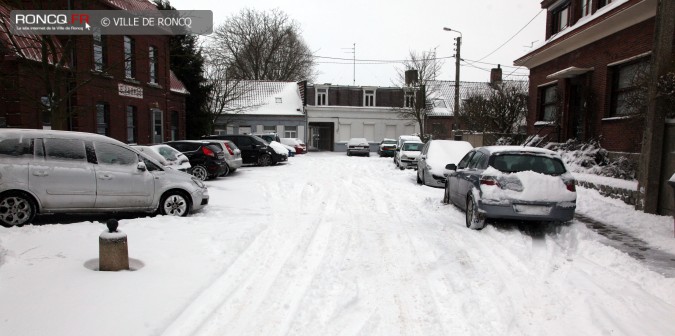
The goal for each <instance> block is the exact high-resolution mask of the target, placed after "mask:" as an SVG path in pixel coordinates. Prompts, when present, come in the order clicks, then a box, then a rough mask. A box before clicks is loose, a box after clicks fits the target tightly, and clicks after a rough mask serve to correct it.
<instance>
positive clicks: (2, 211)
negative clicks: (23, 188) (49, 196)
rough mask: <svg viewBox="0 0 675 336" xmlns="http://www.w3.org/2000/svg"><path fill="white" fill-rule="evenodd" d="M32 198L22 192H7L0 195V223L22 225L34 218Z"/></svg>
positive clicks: (7, 225)
mask: <svg viewBox="0 0 675 336" xmlns="http://www.w3.org/2000/svg"><path fill="white" fill-rule="evenodd" d="M35 209H36V206H35V203H34V202H33V200H32V199H31V198H30V197H29V196H27V195H26V194H24V193H22V192H8V193H6V194H4V195H2V197H0V225H2V226H4V227H10V226H23V225H24V224H29V223H30V222H31V221H32V220H33V218H35V213H36V210H35Z"/></svg>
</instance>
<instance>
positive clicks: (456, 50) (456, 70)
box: [443, 27, 462, 116]
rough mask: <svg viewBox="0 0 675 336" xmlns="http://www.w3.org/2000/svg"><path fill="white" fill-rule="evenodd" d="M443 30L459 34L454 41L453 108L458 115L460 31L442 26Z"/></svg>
mask: <svg viewBox="0 0 675 336" xmlns="http://www.w3.org/2000/svg"><path fill="white" fill-rule="evenodd" d="M443 30H445V31H451V32H455V33H458V34H459V36H458V37H456V38H455V41H457V43H456V49H455V108H454V111H453V113H454V115H455V116H457V115H458V113H457V112H458V111H459V60H460V49H461V47H462V32H460V31H458V30H454V29H450V28H447V27H443Z"/></svg>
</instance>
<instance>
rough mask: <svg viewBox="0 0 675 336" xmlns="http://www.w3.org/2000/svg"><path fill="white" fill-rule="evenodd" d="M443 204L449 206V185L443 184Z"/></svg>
mask: <svg viewBox="0 0 675 336" xmlns="http://www.w3.org/2000/svg"><path fill="white" fill-rule="evenodd" d="M443 204H450V185H449V183H448V182H445V189H444V190H443Z"/></svg>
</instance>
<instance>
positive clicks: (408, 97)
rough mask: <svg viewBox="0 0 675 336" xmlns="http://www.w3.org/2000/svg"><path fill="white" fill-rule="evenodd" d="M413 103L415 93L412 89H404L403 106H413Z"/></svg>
mask: <svg viewBox="0 0 675 336" xmlns="http://www.w3.org/2000/svg"><path fill="white" fill-rule="evenodd" d="M414 105H415V93H414V92H413V91H406V92H405V101H404V104H403V107H413V106H414Z"/></svg>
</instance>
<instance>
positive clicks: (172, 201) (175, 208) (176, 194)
mask: <svg viewBox="0 0 675 336" xmlns="http://www.w3.org/2000/svg"><path fill="white" fill-rule="evenodd" d="M191 208H192V206H191V204H190V200H189V199H188V198H187V197H185V194H184V193H182V192H180V191H170V192H168V193H166V194H165V195H164V196H163V197H162V200H161V201H160V202H159V211H160V213H161V214H162V215H169V216H179V217H185V216H187V215H188V214H189V213H190V209H191Z"/></svg>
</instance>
